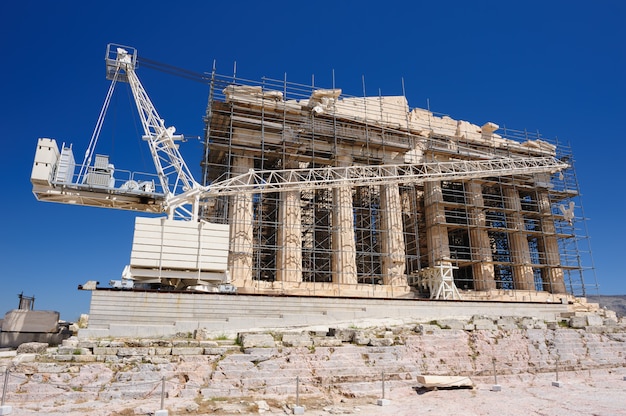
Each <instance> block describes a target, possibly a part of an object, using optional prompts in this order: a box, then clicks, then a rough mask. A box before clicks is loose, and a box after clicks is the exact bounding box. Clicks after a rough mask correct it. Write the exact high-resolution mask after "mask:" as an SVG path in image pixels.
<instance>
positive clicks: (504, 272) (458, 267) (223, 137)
mask: <svg viewBox="0 0 626 416" xmlns="http://www.w3.org/2000/svg"><path fill="white" fill-rule="evenodd" d="M205 123H206V129H205V138H204V157H203V160H202V162H201V165H202V178H203V179H202V182H203V183H202V185H204V186H209V185H210V184H212V183H216V182H221V183H223V181H224V180H226V179H229V178H232V177H235V176H237V175H241V174H245V173H247V172H252V171H271V170H285V169H314V168H324V167H343V166H346V167H347V166H364V167H367V166H379V165H400V164H405V163H418V162H450V161H475V160H479V161H488V160H497V159H498V158H503V157H506V158H516V157H537V158H541V157H546V156H550V157H555V156H556V157H557V158H558V159H560V160H563V161H567V162H568V163H569V165H570V168H568V169H566V170H565V171H560V172H546V173H527V174H526V173H521V174H514V175H503V176H497V177H486V178H480V179H471V180H462V181H461V180H440V181H428V182H418V183H401V182H400V183H393V184H389V183H386V184H380V185H378V184H369V183H365V184H358V183H356V184H355V183H348V182H346V185H345V186H340V187H333V188H331V187H328V188H323V187H322V188H319V187H318V188H314V189H308V188H306V187H305V188H303V189H297V188H286V189H281V190H276V191H275V192H272V191H263V192H260V191H259V192H247V193H241V194H236V195H218V196H210V197H206V198H205V199H204V200H203V201H202V209H201V216H202V218H203V219H205V220H207V221H210V222H216V223H227V224H229V225H230V247H229V271H230V276H231V278H232V279H233V283H234V284H235V285H236V286H238V287H239V289H240V291H243V292H246V291H249V292H268V293H276V292H279V293H295V294H311V295H316V294H319V295H324V294H334V295H365V296H383V297H384V296H391V297H397V296H431V297H432V296H433V293H432V292H433V288H439V287H444V289H445V290H444V292H445V293H447V294H454V296H453V298H456V295H455V294H456V293H458V292H457V288H458V289H459V290H460V294H461V295H460V296H461V297H463V298H485V297H486V296H487V297H492V296H493V295H494V294H497V293H503V292H507V293H525V294H533V293H534V294H535V297H534V298H533V295H528V296H527V295H524V299H527V300H531V299H537V296H536V294H538V293H544V294H546V295H547V296H548V297H549V296H553V295H567V294H569V295H574V296H581V295H582V296H584V295H586V294H587V292H588V291H589V290H590V289H591V290H593V289H594V288H595V290H596V291H597V283H596V282H595V275H593V274H594V273H595V272H594V271H593V263H592V261H591V253H590V249H589V243H588V237H587V234H586V227H585V225H584V221H585V218H584V214H583V210H582V204H581V202H580V192H579V189H578V181H577V180H576V175H575V171H574V166H573V158H572V154H571V150H570V149H569V148H567V147H566V146H563V145H562V144H560V143H557V142H552V141H550V140H548V139H546V138H544V137H543V136H542V135H541V134H539V133H538V132H536V133H530V132H527V131H517V130H510V129H506V128H499V126H497V125H495V124H494V123H486V124H484V125H483V126H477V125H474V124H471V123H469V122H466V121H459V120H454V119H452V118H450V117H448V116H446V115H441V114H436V113H433V112H431V111H429V110H425V109H419V108H413V109H411V108H409V106H408V102H407V100H406V98H405V97H404V96H391V97H389V96H381V95H379V96H376V97H371V96H366V95H365V94H364V95H363V96H362V97H355V96H349V95H346V94H343V92H342V91H341V90H339V89H337V88H335V86H334V85H333V87H332V88H328V89H324V88H319V87H317V86H315V85H303V84H297V83H291V82H287V80H286V79H284V80H275V79H269V78H263V79H261V81H259V82H255V81H251V80H245V79H239V78H237V77H236V76H235V75H233V76H222V75H218V74H217V73H215V71H214V72H213V73H212V74H211V77H210V93H209V102H208V106H207V111H206V118H205ZM433 270H444V271H445V273H444V272H442V273H440V275H441V276H440V277H441V281H440V282H438V283H437V282H435V280H436V278H435V277H433V276H435V275H436V274H437V273H434V272H433ZM585 270H589V271H590V272H591V274H592V275H593V276H592V278H591V280H592V281H593V282H592V283H589V282H585V280H584V278H583V271H585ZM450 276H452V279H453V283H452V284H451V285H450V283H451V282H450ZM433 279H435V280H433ZM444 281H445V286H442V285H443V284H444ZM446 296H447V295H446Z"/></svg>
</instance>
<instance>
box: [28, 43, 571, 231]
mask: <svg viewBox="0 0 626 416" xmlns="http://www.w3.org/2000/svg"><path fill="white" fill-rule="evenodd" d="M105 62H106V77H107V79H109V80H111V81H112V82H111V88H110V90H109V93H108V95H107V100H105V108H103V111H102V113H101V115H100V119H99V120H98V123H97V127H96V133H94V138H92V141H91V143H90V145H89V148H88V150H87V152H86V154H85V161H84V162H83V164H82V166H81V168H80V172H79V174H78V176H77V179H74V175H73V169H74V162H73V155H72V154H71V148H66V147H64V148H63V150H62V151H61V152H59V151H58V150H56V151H55V150H54V149H53V148H54V145H55V144H56V143H55V142H54V140H52V139H40V142H39V144H38V148H39V150H43V151H42V152H41V155H39V158H38V156H37V154H36V157H35V165H34V166H33V174H32V176H31V182H32V183H33V192H34V194H35V196H36V197H37V199H39V200H42V201H52V202H61V203H70V204H82V205H90V206H101V207H109V208H121V209H132V210H137V211H145V212H151V213H166V214H167V216H168V218H171V219H173V218H176V219H185V220H192V221H198V220H199V218H198V211H199V209H198V207H199V205H200V200H201V199H206V198H211V197H217V196H226V195H235V194H240V193H264V192H283V191H288V190H293V189H299V190H311V189H319V188H335V187H341V186H347V185H351V186H365V185H384V184H391V183H406V184H411V183H423V182H427V181H439V180H468V179H476V178H481V177H489V176H512V175H518V174H533V173H545V172H550V173H555V172H558V171H561V170H563V169H566V168H567V167H568V166H569V165H568V164H567V163H565V162H563V161H561V160H558V159H557V158H555V157H551V156H546V157H514V158H494V159H487V160H457V161H448V162H423V163H410V164H396V165H369V166H347V167H323V168H303V169H284V170H267V171H254V170H251V171H249V172H246V173H243V174H240V175H237V176H233V177H231V178H228V179H225V180H220V181H215V182H213V183H212V184H210V185H206V186H203V185H200V184H199V183H198V182H197V181H196V180H195V179H194V177H193V174H192V173H191V171H190V170H189V168H188V166H187V164H186V163H185V160H184V158H183V157H182V155H181V154H180V152H179V150H178V144H177V143H176V141H177V140H180V139H181V138H182V136H181V135H176V134H175V132H176V129H175V128H174V127H173V126H170V127H166V125H165V121H164V120H163V119H162V118H161V117H160V116H159V113H158V112H157V110H156V108H155V106H154V104H153V103H152V101H151V100H150V97H149V96H148V93H147V92H146V90H145V88H144V87H143V85H142V83H141V81H140V80H139V77H138V76H137V73H136V71H135V69H136V64H137V51H136V49H134V48H130V47H127V46H121V45H115V44H109V45H108V46H107V52H106V57H105ZM118 81H120V82H127V83H128V84H129V85H130V88H131V91H132V94H133V98H134V101H135V104H136V107H137V110H138V113H139V116H140V118H141V124H142V127H143V131H144V135H143V139H144V140H145V141H146V142H147V143H148V146H149V149H150V154H151V156H152V160H153V163H154V166H155V169H156V177H157V179H158V182H157V184H154V183H153V182H152V183H151V182H148V186H147V185H146V181H140V180H137V179H136V178H135V176H132V175H130V176H129V177H128V178H127V180H125V181H123V183H122V184H121V186H115V184H114V182H112V181H111V179H112V178H110V177H108V176H106V173H107V169H108V168H109V164H108V161H107V160H103V157H102V156H100V158H98V155H96V163H95V164H94V166H89V163H90V162H91V160H92V156H93V152H94V150H95V143H96V142H97V138H96V137H95V136H97V132H98V131H99V128H100V126H101V124H102V120H103V115H104V113H105V112H106V106H107V105H108V100H109V97H110V95H111V91H112V89H113V88H114V86H115V84H116V83H117V82H118ZM50 153H51V154H52V155H50ZM68 154H69V155H68ZM102 172H104V173H102ZM103 174H104V175H105V178H104V180H103V179H102V178H100V177H99V176H97V175H100V176H102V175H103ZM94 178H99V179H98V180H96V179H94ZM141 184H143V186H140V185H141Z"/></svg>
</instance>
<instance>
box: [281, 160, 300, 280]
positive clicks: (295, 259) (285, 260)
mask: <svg viewBox="0 0 626 416" xmlns="http://www.w3.org/2000/svg"><path fill="white" fill-rule="evenodd" d="M296 167H297V165H296V166H293V165H290V166H289V168H296ZM280 195H281V199H280V206H279V207H278V223H279V224H280V225H281V226H280V228H279V230H278V235H277V236H276V245H277V247H278V252H277V253H276V254H277V257H276V280H277V281H283V282H301V281H302V211H301V207H300V191H297V190H296V191H287V192H281V194H280Z"/></svg>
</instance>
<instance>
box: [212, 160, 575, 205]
mask: <svg viewBox="0 0 626 416" xmlns="http://www.w3.org/2000/svg"><path fill="white" fill-rule="evenodd" d="M567 167H569V165H568V164H567V163H564V162H562V161H560V160H558V159H556V158H554V157H528V158H501V159H489V160H460V161H450V162H428V163H414V164H404V165H366V166H346V167H326V168H311V169H286V170H266V171H254V170H250V171H249V172H247V173H244V174H241V175H238V176H235V177H233V178H230V179H226V180H223V181H219V182H216V183H214V184H212V185H210V186H208V187H206V188H205V190H204V191H203V192H202V196H214V195H235V194H239V193H246V192H247V193H266V192H283V191H289V190H311V189H320V188H336V187H341V186H367V185H388V184H394V183H406V184H411V183H413V184H414V183H420V182H429V181H439V180H467V179H477V178H485V177H489V176H512V175H521V174H533V173H545V172H550V173H555V172H558V171H560V170H562V169H565V168H567Z"/></svg>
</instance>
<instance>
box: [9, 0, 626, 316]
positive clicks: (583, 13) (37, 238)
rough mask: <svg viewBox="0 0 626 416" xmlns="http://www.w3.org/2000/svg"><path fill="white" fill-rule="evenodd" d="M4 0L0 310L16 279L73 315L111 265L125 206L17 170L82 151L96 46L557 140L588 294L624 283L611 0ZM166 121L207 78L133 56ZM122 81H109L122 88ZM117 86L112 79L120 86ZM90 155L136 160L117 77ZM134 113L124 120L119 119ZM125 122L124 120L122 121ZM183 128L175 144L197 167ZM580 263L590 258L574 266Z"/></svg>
mask: <svg viewBox="0 0 626 416" xmlns="http://www.w3.org/2000/svg"><path fill="white" fill-rule="evenodd" d="M173 4H174V2H171V1H167V2H166V1H145V2H140V1H127V2H124V3H123V4H121V3H120V4H109V3H102V2H88V1H58V2H51V1H32V0H23V1H6V2H3V3H2V5H0V52H1V58H0V71H1V76H2V90H1V91H2V95H1V100H0V126H2V132H3V133H2V139H1V140H2V144H3V147H4V149H5V151H4V156H3V157H2V158H1V160H2V163H1V164H0V171H1V177H2V179H3V180H2V186H3V192H2V201H3V204H2V205H3V212H4V214H3V215H2V218H1V219H0V230H1V233H2V234H1V238H0V265H1V267H0V279H1V282H2V286H1V287H0V314H4V313H5V312H6V311H8V310H10V309H12V308H15V307H17V294H19V293H20V292H22V291H23V292H24V294H26V295H35V297H36V302H35V308H36V309H52V310H57V311H60V312H61V316H62V318H64V319H67V320H74V319H76V318H78V316H79V314H80V313H88V310H89V300H90V293H89V292H80V291H78V290H77V286H78V285H79V284H82V283H84V282H86V281H87V280H99V281H100V282H102V283H107V282H108V281H109V280H110V279H119V278H120V274H121V271H122V269H123V267H124V265H125V264H127V263H128V261H129V256H130V247H131V242H132V228H133V221H134V220H133V219H134V214H132V213H128V212H124V211H116V210H106V209H97V208H87V207H79V206H68V205H59V204H50V203H42V202H37V201H36V200H35V198H34V196H33V195H32V193H31V185H30V171H31V167H32V161H33V156H34V152H35V146H36V143H37V139H38V138H39V137H51V138H55V139H56V140H57V142H59V144H60V143H62V142H67V143H73V145H74V150H75V154H76V155H77V159H80V158H81V156H80V155H81V154H82V153H83V152H84V150H85V148H86V146H87V143H88V142H89V138H90V137H91V134H92V131H93V129H94V126H95V123H96V120H97V117H98V113H99V111H100V108H101V106H102V102H103V100H104V97H105V94H106V91H107V88H108V85H109V82H108V81H106V80H105V77H104V62H103V58H104V53H105V48H106V45H107V43H110V42H114V43H121V44H126V45H130V46H133V47H136V48H137V49H138V51H139V53H140V55H142V56H145V57H147V58H150V59H153V60H157V61H160V62H165V63H169V64H172V65H176V66H178V67H182V68H186V69H190V70H193V71H198V72H204V71H210V69H211V66H212V63H213V60H216V62H217V69H218V72H219V73H222V74H230V73H232V68H233V62H235V61H236V62H237V74H238V75H240V76H243V77H246V78H249V79H260V78H261V77H262V76H268V77H271V78H277V79H282V78H283V77H284V74H285V73H286V74H287V78H288V80H290V81H294V82H300V83H309V82H310V81H311V76H312V75H313V74H315V83H316V85H321V86H330V82H331V74H332V71H333V70H334V71H335V78H336V84H337V86H338V87H340V88H342V89H343V90H344V92H346V93H348V94H352V95H361V94H362V85H361V76H362V75H364V76H365V82H366V88H367V92H368V94H371V95H377V94H378V91H379V89H380V91H381V93H382V94H383V95H400V94H401V93H402V84H401V79H402V78H404V80H405V85H406V94H407V98H408V100H409V104H410V106H411V107H422V108H424V107H426V102H427V100H429V102H430V107H431V109H432V110H433V111H436V112H441V113H447V114H449V115H450V116H451V117H453V118H455V119H462V120H468V121H470V122H472V123H475V124H479V125H482V124H483V123H485V122H487V121H492V122H494V123H496V124H499V125H500V126H506V127H508V128H513V129H518V130H523V129H528V130H531V131H536V130H539V131H540V132H541V133H542V134H543V135H544V136H546V137H550V138H554V137H558V138H559V140H561V141H563V142H568V143H570V144H571V146H572V148H573V152H574V156H575V163H576V171H577V174H578V179H579V182H580V187H581V190H582V195H583V196H582V202H583V205H584V209H585V214H586V216H587V217H588V218H589V221H588V222H587V225H588V228H589V234H590V236H591V244H592V249H593V258H594V262H595V268H596V275H597V277H598V282H599V284H600V293H603V294H625V293H626V283H625V281H626V279H625V277H626V276H625V275H626V273H625V272H624V259H626V253H625V249H626V244H625V243H624V241H625V238H626V225H625V224H626V218H625V217H624V215H625V214H626V210H625V209H624V207H625V206H626V197H625V195H626V190H624V189H623V187H622V184H623V182H624V180H625V179H626V175H625V174H624V165H625V163H624V156H625V155H626V145H625V142H626V140H625V139H624V125H625V122H626V2H624V1H621V0H615V1H605V0H601V1H595V2H589V1H576V0H574V1H572V0H563V1H560V0H556V1H534V0H533V1H474V2H468V1H437V2H434V1H429V2H426V1H406V2H400V1H393V0H388V1H384V2H380V1H375V2H374V1H367V0H365V1H328V0H318V1H315V2H299V1H284V2H277V1H264V2H258V1H254V2H252V1H250V2H246V1H239V2H226V1H222V2H208V1H183V2H179V4H181V5H177V6H172V5H173ZM138 73H139V76H140V77H141V79H142V81H143V83H144V85H145V87H146V89H147V90H148V93H149V94H150V96H151V97H152V99H153V101H154V103H155V105H156V107H157V109H158V110H159V112H160V113H161V116H162V117H163V118H165V119H166V121H167V123H168V125H175V126H176V127H177V130H178V132H182V133H184V134H185V135H188V136H202V132H203V123H202V116H203V114H204V110H205V105H206V100H207V92H208V91H207V88H206V87H205V86H203V85H201V84H196V83H193V82H190V81H186V80H183V79H180V78H176V77H173V76H170V75H167V74H164V73H160V72H156V71H153V70H150V69H147V68H144V69H141V68H140V69H139V70H138ZM123 91H124V92H123ZM120 92H123V94H120ZM116 97H117V98H115V99H114V101H113V103H112V105H111V109H110V111H109V116H108V118H107V122H106V123H107V125H106V127H105V129H104V131H103V133H102V137H101V141H102V143H103V144H102V146H103V148H100V150H101V152H103V153H109V154H111V157H112V161H113V162H114V163H115V164H116V167H118V168H122V169H129V170H143V169H148V168H149V167H150V166H151V161H150V159H149V156H148V153H147V151H146V150H147V149H144V152H143V153H139V151H138V150H137V149H138V148H139V147H140V146H141V145H142V144H141V143H140V140H138V135H139V133H138V130H137V127H136V126H135V124H133V121H132V120H133V117H134V116H133V115H130V114H129V113H130V112H131V111H134V110H133V108H132V107H130V106H129V102H128V101H129V100H128V97H127V94H126V92H125V89H120V91H118V95H117V96H116ZM134 119H135V120H136V117H135V118H134ZM127 120H131V121H127ZM200 149H201V145H200V143H199V142H198V141H194V140H190V141H189V142H187V143H186V144H184V149H183V154H184V155H185V156H186V157H187V158H188V164H189V165H190V167H191V168H192V169H193V170H194V173H195V174H197V175H198V177H199V176H200V168H199V165H198V162H199V154H200V152H199V150H200ZM588 265H589V264H588ZM586 279H587V280H588V281H589V282H593V276H591V275H589V276H588V277H587V278H586Z"/></svg>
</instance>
